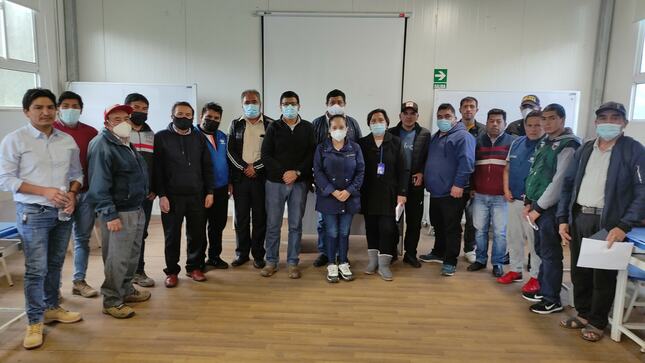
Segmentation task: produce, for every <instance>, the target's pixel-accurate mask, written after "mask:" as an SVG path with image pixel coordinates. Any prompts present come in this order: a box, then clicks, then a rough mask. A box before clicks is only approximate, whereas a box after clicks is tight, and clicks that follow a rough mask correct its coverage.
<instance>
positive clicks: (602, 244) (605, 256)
mask: <svg viewBox="0 0 645 363" xmlns="http://www.w3.org/2000/svg"><path fill="white" fill-rule="evenodd" d="M607 243H608V242H607V241H601V240H596V239H590V238H583V239H582V245H581V246H580V256H579V257H578V267H589V268H597V269H602V270H625V269H626V268H627V265H628V264H629V258H630V256H631V255H632V250H633V249H634V244H633V243H631V242H616V243H614V244H613V245H612V246H611V248H607Z"/></svg>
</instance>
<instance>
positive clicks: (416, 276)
mask: <svg viewBox="0 0 645 363" xmlns="http://www.w3.org/2000/svg"><path fill="white" fill-rule="evenodd" d="M359 218H360V217H359ZM229 222H230V221H229ZM150 231H151V236H150V238H149V241H148V249H147V251H146V252H147V253H146V262H147V268H146V270H147V272H148V274H149V275H151V276H152V277H153V278H154V279H155V281H156V282H157V286H156V287H154V288H151V289H150V291H151V292H152V299H151V300H150V301H148V302H145V303H140V304H136V305H134V307H135V310H136V312H137V315H136V316H135V317H133V318H132V319H129V320H117V319H114V318H111V317H109V316H107V315H103V314H102V313H101V300H100V298H95V299H84V298H80V297H77V296H72V295H71V273H72V258H71V256H70V255H68V257H67V261H66V263H65V267H64V271H63V280H64V283H63V296H64V302H63V306H64V307H66V308H68V309H70V310H75V311H81V312H82V313H83V318H84V320H83V321H82V322H80V323H78V324H70V325H63V324H57V325H49V326H47V328H46V330H45V334H46V338H45V344H44V345H43V346H42V347H41V348H39V349H37V350H34V351H25V350H24V349H23V348H22V345H21V344H22V338H23V333H24V329H25V325H26V320H25V319H22V320H21V321H19V322H17V323H14V324H13V325H12V326H11V327H10V328H9V329H7V330H5V331H4V332H0V362H66V363H67V362H117V361H129V362H205V361H209V362H211V361H221V362H248V361H255V362H258V361H262V362H286V361H293V362H324V361H336V362H433V361H438V362H439V361H440V362H509V363H510V362H615V363H618V362H620V363H626V362H641V361H643V359H644V356H645V355H641V353H640V352H639V349H638V347H637V346H636V345H635V344H634V343H632V342H631V341H630V340H629V339H626V338H623V341H622V342H620V343H615V342H613V341H612V340H610V339H609V338H608V337H606V338H605V339H603V341H601V342H599V343H595V344H592V343H588V342H585V341H583V340H582V339H581V338H580V337H579V332H577V331H567V330H564V329H562V328H559V327H558V320H559V319H560V318H562V317H563V316H564V314H553V315H550V316H539V315H536V314H533V313H531V312H529V310H528V307H529V305H530V304H529V302H527V301H525V300H524V299H522V298H521V296H520V293H519V290H520V286H521V285H520V284H514V285H512V286H502V285H499V284H498V283H496V282H495V280H494V279H493V278H492V276H491V274H490V269H489V270H487V271H486V272H482V271H480V272H474V273H473V272H467V271H466V269H465V268H466V263H465V262H463V260H460V263H459V266H458V271H457V274H456V275H455V276H454V277H451V278H444V277H441V276H440V275H439V269H440V265H436V264H424V265H423V267H422V268H421V269H412V268H410V267H408V266H407V265H402V264H401V262H397V263H396V264H395V265H394V266H393V272H394V276H395V278H394V281H393V282H385V281H382V280H381V279H380V278H378V277H377V276H367V275H364V274H363V273H362V270H363V268H364V267H365V265H366V243H365V241H364V239H362V238H352V240H351V242H350V246H351V247H350V259H351V261H352V264H353V266H352V267H353V271H354V273H355V274H356V275H357V279H356V280H355V281H353V282H343V281H341V282H340V283H338V284H329V283H327V282H326V281H325V274H326V269H324V268H314V267H313V266H312V265H311V263H312V261H313V259H314V258H315V257H316V253H315V243H314V242H313V236H306V237H305V241H304V242H303V253H302V254H301V258H302V259H301V266H302V267H303V277H302V279H300V280H290V279H289V278H288V277H287V272H286V268H285V266H284V264H283V265H281V267H282V268H281V270H280V271H279V272H278V273H277V274H276V275H274V276H273V277H271V278H263V277H261V276H260V275H259V273H258V270H255V269H254V268H253V267H252V266H251V264H247V265H245V266H242V267H238V268H235V269H228V270H216V271H210V272H208V273H207V277H208V281H207V282H205V283H197V282H193V281H191V280H189V279H188V278H186V277H185V276H183V275H182V276H181V277H180V281H179V286H178V287H177V288H175V289H166V288H165V287H163V278H164V276H163V272H162V268H163V248H162V246H163V243H162V231H161V225H160V222H159V219H158V217H157V218H156V219H154V220H153V222H152V224H151V226H150ZM431 244H432V240H431V238H430V237H428V236H427V235H426V234H425V233H424V236H423V237H422V241H421V244H420V248H419V252H420V253H425V252H426V251H427V250H428V249H429V248H430V247H431ZM234 246H235V243H234V239H233V231H232V229H231V227H230V223H229V226H227V229H226V233H225V242H224V253H223V257H224V258H225V259H226V260H228V261H229V262H230V260H231V259H232V256H233V255H234ZM285 250H286V245H282V248H281V256H282V259H283V260H284V258H285V257H286V254H285ZM184 257H185V256H182V258H184ZM22 264H23V260H22V257H21V255H16V256H12V257H11V258H10V263H9V268H10V270H11V271H13V276H14V277H15V280H16V285H15V286H14V287H8V285H7V283H6V281H5V279H4V278H3V279H1V280H0V306H2V307H22V306H23V304H24V297H23V290H22V286H23V281H22V273H23V271H24V268H23V266H22ZM102 269H103V266H102V262H101V258H100V250H98V249H97V250H93V251H92V256H91V258H90V264H89V273H88V279H87V280H88V282H89V283H90V284H91V285H92V286H95V287H99V286H100V284H101V282H102V271H103V270H102ZM567 313H570V312H567Z"/></svg>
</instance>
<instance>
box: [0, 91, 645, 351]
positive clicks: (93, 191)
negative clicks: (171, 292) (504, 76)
mask: <svg viewBox="0 0 645 363" xmlns="http://www.w3.org/2000/svg"><path fill="white" fill-rule="evenodd" d="M240 101H241V108H242V116H240V117H239V118H237V119H235V120H233V121H232V122H231V125H230V129H229V132H228V135H227V134H225V133H224V132H222V131H221V130H220V127H219V126H220V123H221V120H222V114H223V110H222V107H221V106H220V105H218V104H216V103H212V102H211V103H207V104H206V105H204V106H203V107H202V109H201V111H200V112H199V114H197V113H196V112H195V110H194V108H193V107H192V105H190V104H189V103H187V102H177V103H175V104H174V105H173V106H172V109H171V115H170V116H171V122H169V124H168V126H167V128H166V129H164V130H161V131H158V132H157V133H154V132H153V130H152V129H151V128H150V126H149V125H148V123H147V115H148V108H149V101H148V100H147V99H146V97H145V96H144V95H141V94H138V93H133V94H129V95H127V96H126V97H125V100H124V102H123V104H117V105H113V106H110V107H107V108H106V109H105V111H104V114H103V118H104V120H103V121H104V128H103V129H102V130H101V131H100V132H98V131H97V130H96V129H94V128H93V127H91V126H89V125H86V124H84V123H82V122H80V121H79V119H80V115H81V114H82V112H83V100H82V97H81V96H80V95H78V94H76V93H73V92H69V91H67V92H63V93H62V94H61V95H60V96H59V97H58V99H56V97H55V95H54V94H53V93H52V92H51V91H49V90H46V89H30V90H28V91H27V92H26V93H25V95H24V97H23V102H22V103H23V105H22V106H23V111H24V114H25V115H26V117H27V118H28V119H29V122H28V123H27V125H25V126H24V127H21V128H19V129H18V130H16V131H14V132H12V133H10V134H8V135H7V136H6V137H5V138H4V139H3V140H2V143H1V144H0V187H1V188H2V189H4V190H7V191H12V192H13V195H14V200H15V202H16V213H17V227H18V231H19V233H20V236H21V238H22V240H23V246H24V252H25V267H26V271H25V298H26V311H27V316H28V320H29V325H28V327H27V332H26V335H25V339H24V341H23V345H24V347H25V348H27V349H33V348H37V347H39V346H40V345H42V343H43V323H45V322H51V321H58V322H62V323H74V322H77V321H80V320H81V319H82V317H81V314H80V313H77V312H70V311H67V310H65V309H63V308H62V307H61V306H60V299H59V288H60V284H61V269H62V266H63V262H64V259H65V253H66V249H67V245H68V240H69V239H70V236H71V235H72V234H73V237H74V238H73V240H74V274H73V288H72V293H73V294H75V295H80V296H83V297H93V296H97V295H98V291H97V290H95V289H94V288H92V287H91V286H90V285H89V284H88V283H87V282H86V281H85V276H86V272H87V265H88V256H89V239H90V235H91V232H92V229H93V227H94V224H95V218H96V220H97V221H98V223H99V225H100V230H101V233H100V235H101V242H102V254H103V256H102V257H103V263H104V274H105V280H104V282H103V284H102V286H101V291H100V292H101V294H102V295H103V312H104V313H105V314H108V315H110V316H113V317H115V318H129V317H131V316H133V315H134V310H133V308H132V307H131V306H130V305H129V303H136V302H143V301H146V300H148V299H149V298H150V296H151V293H150V292H149V291H148V290H141V289H137V288H135V287H134V285H135V284H136V285H139V286H142V287H151V286H154V280H153V279H151V278H150V277H148V275H147V274H146V272H145V269H144V267H145V258H144V257H145V239H146V237H147V235H148V226H149V222H150V215H151V210H152V204H153V201H154V200H155V199H156V198H159V207H160V209H161V222H162V225H163V232H164V239H165V251H164V252H165V253H164V255H165V264H166V267H165V269H164V273H165V276H166V277H165V281H164V284H165V286H166V287H168V288H172V287H175V286H177V284H178V282H179V278H178V276H179V273H180V272H181V266H180V265H179V261H180V250H181V231H182V224H183V223H184V220H185V221H186V244H187V248H186V251H187V256H186V264H185V273H186V275H187V276H188V277H190V278H191V279H192V280H194V281H199V282H201V281H205V280H206V277H205V275H204V273H205V272H206V271H207V269H210V268H215V269H226V268H228V267H229V265H228V263H227V262H225V261H224V260H223V259H222V258H221V256H220V255H221V252H222V232H223V229H224V227H225V225H226V222H227V210H228V200H229V197H230V196H231V195H232V196H233V199H234V207H235V217H234V222H235V233H236V249H235V254H236V257H235V259H234V260H233V261H232V262H231V265H232V266H234V267H237V266H241V265H244V264H246V263H247V262H250V261H251V258H252V259H253V267H255V268H257V269H259V270H260V274H261V275H262V276H264V277H270V276H272V275H274V274H275V273H276V272H277V271H278V268H279V262H280V257H279V250H280V248H279V247H280V231H281V228H282V223H283V214H284V209H285V205H286V207H287V208H288V212H287V214H288V218H287V225H288V244H287V273H288V276H289V277H290V278H293V279H297V278H300V277H301V271H300V269H299V267H298V266H299V262H300V260H299V255H300V245H301V237H302V219H303V216H304V212H305V207H306V201H307V193H308V192H309V191H310V190H312V191H314V193H315V194H316V206H315V209H316V211H317V212H318V243H317V245H318V250H319V253H320V254H319V256H318V257H317V258H316V260H315V261H314V265H315V266H318V267H322V266H326V268H327V273H326V279H327V281H329V282H330V283H336V282H338V281H339V280H346V281H351V280H353V279H354V274H353V273H352V271H351V268H350V262H349V258H348V246H349V235H350V229H351V225H352V220H353V217H354V215H355V214H357V213H361V214H363V216H364V219H365V235H366V239H367V256H368V263H367V267H366V269H365V271H364V272H365V273H366V274H378V275H379V276H380V277H381V278H382V279H384V280H386V281H391V280H392V279H393V274H392V270H391V269H390V265H391V263H392V262H393V261H394V260H395V259H396V258H397V252H396V245H397V242H398V240H399V234H400V233H402V234H403V235H402V236H401V237H403V241H404V242H403V243H404V248H405V254H404V255H403V258H402V260H403V262H404V263H406V264H408V265H410V266H412V267H415V268H419V267H421V263H420V262H419V261H423V262H436V263H441V264H442V268H441V274H442V275H443V276H452V275H454V274H455V271H456V268H457V262H458V256H459V254H460V249H461V246H462V245H461V243H462V242H461V241H462V226H461V220H462V216H463V215H464V214H465V218H466V226H465V233H464V238H463V240H464V245H463V250H464V257H465V258H466V260H467V261H468V262H469V263H470V264H469V266H468V268H467V270H468V271H478V270H482V269H485V268H486V267H487V264H488V259H489V257H488V245H489V231H491V230H492V246H491V258H490V260H491V265H492V274H493V275H494V276H495V277H496V278H497V281H498V282H500V283H503V284H509V283H513V282H523V281H524V277H523V274H522V273H523V271H524V269H525V267H527V265H530V268H529V274H530V278H529V279H528V281H527V282H526V283H525V284H524V286H523V287H522V296H523V297H524V298H526V299H527V300H530V301H532V302H534V304H533V305H531V307H530V310H531V311H533V312H535V313H538V314H549V313H553V312H558V311H562V305H561V302H560V287H561V284H562V273H563V261H562V260H563V245H564V244H566V243H570V246H571V247H570V248H571V269H572V273H571V275H572V280H573V283H574V295H575V305H576V310H577V312H578V315H577V316H575V317H572V318H570V319H566V320H563V321H562V326H563V327H565V328H571V329H581V332H582V337H583V338H584V339H587V340H590V341H597V340H599V339H600V338H602V335H603V329H604V328H605V327H606V325H607V315H608V312H609V309H610V306H611V304H612V301H613V294H614V289H615V271H614V272H612V271H606V270H596V269H588V268H579V267H577V266H576V262H577V258H578V254H579V251H580V244H581V240H582V238H584V237H589V236H592V235H595V234H597V233H599V232H602V231H605V239H606V240H607V241H608V242H609V244H611V243H614V242H621V241H623V240H624V239H625V235H626V233H628V232H629V231H630V230H631V228H632V227H634V226H636V225H638V224H639V223H641V222H642V221H643V220H645V184H644V183H643V179H642V176H645V175H641V173H642V172H641V169H644V171H645V149H644V148H643V146H642V145H641V144H640V143H639V142H637V141H635V140H634V139H632V138H630V137H627V136H624V134H623V130H624V128H625V127H626V126H627V124H628V121H627V116H626V111H625V108H624V106H623V105H622V104H620V103H616V102H608V103H605V104H603V105H601V106H600V107H599V108H598V109H597V110H596V120H595V125H596V133H597V135H598V137H597V138H595V139H593V140H590V141H587V142H585V143H583V142H581V140H580V139H579V138H578V137H576V136H575V135H574V134H573V132H572V131H571V130H570V129H568V128H566V127H565V118H566V114H565V110H564V108H563V107H562V106H560V105H558V104H550V105H548V106H546V107H544V108H543V109H542V108H541V106H540V100H539V98H538V97H537V96H535V95H527V96H525V97H524V98H523V99H522V101H521V105H520V110H521V112H522V116H523V117H522V118H521V119H519V120H517V121H514V122H512V123H509V124H508V125H507V120H506V112H505V111H504V110H501V109H491V110H489V111H488V113H487V115H486V122H485V124H484V123H479V122H478V121H477V120H476V115H477V113H478V102H477V100H476V99H475V98H474V97H466V98H464V99H462V100H461V102H460V104H459V113H460V115H461V119H460V118H458V117H457V112H456V110H455V108H454V107H453V106H452V105H451V104H441V105H439V106H438V108H437V113H436V120H437V121H436V124H437V127H438V131H437V132H436V133H434V134H431V132H430V131H429V130H428V129H426V128H424V127H422V126H421V125H420V124H419V123H418V118H419V109H418V105H417V104H416V103H415V102H413V101H408V102H404V103H403V104H402V105H401V109H400V113H399V115H398V117H399V123H398V124H397V125H396V126H394V127H390V118H389V116H388V114H387V112H386V111H385V110H383V109H375V110H373V111H371V112H369V114H368V115H367V118H366V122H367V126H368V127H369V130H370V134H368V135H367V136H363V135H362V133H361V129H360V126H359V122H358V121H357V120H356V119H354V118H352V117H350V116H349V115H347V114H346V113H345V106H346V101H347V100H346V95H345V94H344V93H343V92H342V91H340V90H337V89H335V90H332V91H331V92H329V93H328V94H327V97H326V100H325V103H326V107H327V109H326V112H325V114H324V115H322V116H320V117H318V118H317V119H315V120H314V121H313V122H309V121H306V120H304V119H302V118H301V117H300V115H299V109H300V98H299V96H298V95H297V94H296V93H295V92H292V91H286V92H284V93H283V94H282V95H281V96H280V107H281V115H280V117H279V118H277V119H275V120H274V119H271V118H269V117H268V116H266V115H265V114H263V112H262V105H261V95H260V93H259V92H258V91H256V90H246V91H244V92H243V93H242V94H241V98H240ZM425 191H428V192H429V193H430V203H429V212H430V213H429V214H430V222H431V224H432V226H433V228H434V232H435V243H434V247H433V249H432V251H430V252H429V253H427V254H425V255H420V256H419V257H417V254H418V253H417V247H418V242H419V236H420V230H421V221H422V218H423V212H424V192H425ZM402 208H404V216H403V217H401V218H404V219H405V222H406V223H405V228H404V230H402V231H399V228H398V226H397V220H396V218H397V216H396V214H397V210H400V209H402ZM526 247H528V250H530V254H529V259H528V260H527V259H526V256H527V255H526V253H525V248H526ZM507 251H508V253H507ZM507 258H508V259H509V260H510V261H508V263H510V271H507V272H506V273H505V272H504V267H503V266H504V265H505V264H506V263H507V261H505V260H506V259H507Z"/></svg>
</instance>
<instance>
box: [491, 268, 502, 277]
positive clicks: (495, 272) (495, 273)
mask: <svg viewBox="0 0 645 363" xmlns="http://www.w3.org/2000/svg"><path fill="white" fill-rule="evenodd" d="M502 275H504V267H502V265H493V276H495V277H502Z"/></svg>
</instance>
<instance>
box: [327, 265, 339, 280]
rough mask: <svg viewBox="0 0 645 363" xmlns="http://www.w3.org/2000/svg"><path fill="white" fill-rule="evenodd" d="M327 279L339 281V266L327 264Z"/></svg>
mask: <svg viewBox="0 0 645 363" xmlns="http://www.w3.org/2000/svg"><path fill="white" fill-rule="evenodd" d="M327 281H329V282H338V266H336V265H329V266H327Z"/></svg>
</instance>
